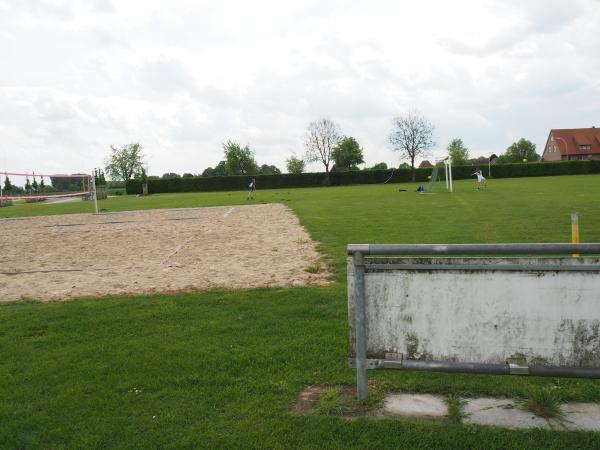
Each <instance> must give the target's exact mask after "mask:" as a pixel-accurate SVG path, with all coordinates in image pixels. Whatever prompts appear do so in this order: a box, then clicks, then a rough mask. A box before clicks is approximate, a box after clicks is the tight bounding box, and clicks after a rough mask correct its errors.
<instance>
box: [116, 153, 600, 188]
mask: <svg viewBox="0 0 600 450" xmlns="http://www.w3.org/2000/svg"><path fill="white" fill-rule="evenodd" d="M477 167H479V168H480V169H482V171H483V174H484V175H485V176H487V175H488V168H487V167H485V166H484V165H482V166H477ZM477 167H476V166H454V167H452V178H453V179H455V180H460V179H465V178H471V177H472V176H473V175H472V174H473V172H474V171H475V169H476V168H477ZM431 172H432V169H431V168H429V169H415V178H416V181H417V182H427V177H428V176H430V175H431ZM587 173H600V161H561V162H551V163H519V164H495V165H493V166H492V178H513V177H541V176H550V175H577V174H587ZM390 177H391V178H390ZM250 178H256V184H257V186H258V188H259V189H280V188H298V187H318V186H345V185H350V184H377V183H384V182H385V181H386V180H389V181H388V182H389V183H406V182H409V181H410V180H411V170H410V169H395V170H393V173H392V169H388V170H356V171H350V172H331V173H330V174H329V180H328V179H327V176H326V174H325V173H322V172H318V173H300V174H287V173H286V174H279V175H256V176H254V177H252V176H229V177H190V178H173V179H149V180H148V191H149V193H151V194H161V193H167V192H209V191H239V190H245V189H246V188H247V186H248V184H249V182H250ZM126 188H127V194H141V193H142V184H141V183H140V182H139V181H138V180H129V181H128V182H127V184H126Z"/></svg>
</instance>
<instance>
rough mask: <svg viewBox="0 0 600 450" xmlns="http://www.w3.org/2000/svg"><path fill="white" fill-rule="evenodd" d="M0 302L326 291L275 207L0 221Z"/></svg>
mask: <svg viewBox="0 0 600 450" xmlns="http://www.w3.org/2000/svg"><path fill="white" fill-rule="evenodd" d="M0 251H1V253H2V258H1V259H0V301H4V302H6V301H13V300H23V299H40V300H44V301H54V300H65V299H72V298H78V297H85V296H104V295H119V294H143V293H158V292H174V291H194V290H206V289H212V288H249V287H259V286H292V285H318V284H325V283H327V277H328V273H327V271H326V270H319V271H317V273H309V272H308V271H306V269H307V268H311V267H312V269H311V270H310V272H314V271H315V270H314V268H315V267H319V264H318V260H319V257H320V255H319V254H318V253H317V251H316V250H315V243H314V242H313V241H311V239H310V237H309V236H308V233H307V232H306V230H305V229H304V228H303V227H301V226H300V224H299V222H298V219H297V218H296V216H295V215H294V214H293V213H292V212H291V211H290V210H289V209H288V208H286V207H285V206H283V205H280V204H261V205H249V206H224V207H211V208H186V209H176V210H151V211H131V212H124V213H110V214H101V215H93V214H70V215H61V216H45V217H31V218H17V219H0Z"/></svg>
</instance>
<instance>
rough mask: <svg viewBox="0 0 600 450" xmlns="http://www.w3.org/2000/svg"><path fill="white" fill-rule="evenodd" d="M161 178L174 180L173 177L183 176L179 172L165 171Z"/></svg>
mask: <svg viewBox="0 0 600 450" xmlns="http://www.w3.org/2000/svg"><path fill="white" fill-rule="evenodd" d="M161 178H162V179H163V180H172V179H173V178H181V176H180V175H179V174H178V173H174V172H167V173H163V176H162V177H161Z"/></svg>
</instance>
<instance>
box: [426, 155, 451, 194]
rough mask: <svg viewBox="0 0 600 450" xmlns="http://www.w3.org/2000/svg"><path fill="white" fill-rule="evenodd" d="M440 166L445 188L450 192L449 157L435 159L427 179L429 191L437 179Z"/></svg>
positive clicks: (431, 190)
mask: <svg viewBox="0 0 600 450" xmlns="http://www.w3.org/2000/svg"><path fill="white" fill-rule="evenodd" d="M442 168H443V172H442V173H443V176H444V181H445V184H446V190H447V191H448V192H452V189H453V186H452V159H451V158H450V157H446V158H443V159H438V160H436V162H435V165H434V166H433V170H432V172H431V180H430V181H429V189H428V191H429V192H433V189H434V188H435V186H436V184H437V182H438V181H439V179H440V172H441V169H442Z"/></svg>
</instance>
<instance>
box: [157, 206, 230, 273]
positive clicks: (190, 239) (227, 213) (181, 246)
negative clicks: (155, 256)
mask: <svg viewBox="0 0 600 450" xmlns="http://www.w3.org/2000/svg"><path fill="white" fill-rule="evenodd" d="M234 209H235V207H231V208H230V209H229V210H228V211H227V212H226V213H225V214H223V219H226V218H227V216H229V214H231V212H232V211H233V210H234ZM211 230H212V228H209V229H208V230H207V231H211ZM197 236H198V235H197V234H193V235H191V236H190V237H189V238H187V239H185V240H184V241H182V242H181V243H180V244H179V245H178V246H177V248H175V250H173V251H172V252H171V253H169V255H168V256H167V257H166V258H165V259H163V260H162V261H161V265H164V264H166V263H167V262H169V260H170V259H171V258H172V257H173V256H175V255H176V254H177V253H179V252H180V251H181V250H183V248H184V247H185V246H186V245H188V244H189V243H190V242H192V241H193V240H194V239H195V238H196V237H197Z"/></svg>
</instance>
